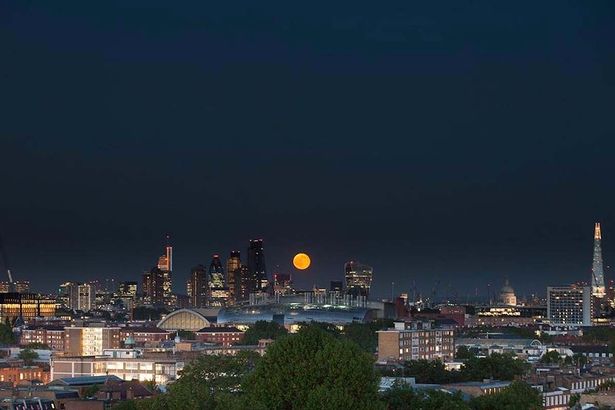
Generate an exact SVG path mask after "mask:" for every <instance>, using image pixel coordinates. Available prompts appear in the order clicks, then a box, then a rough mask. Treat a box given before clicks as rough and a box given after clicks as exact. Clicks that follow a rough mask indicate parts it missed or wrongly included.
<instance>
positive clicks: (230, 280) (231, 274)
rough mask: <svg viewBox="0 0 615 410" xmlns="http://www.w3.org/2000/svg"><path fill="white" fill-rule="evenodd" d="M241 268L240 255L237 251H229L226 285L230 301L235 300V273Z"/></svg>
mask: <svg viewBox="0 0 615 410" xmlns="http://www.w3.org/2000/svg"><path fill="white" fill-rule="evenodd" d="M240 268H241V254H240V252H239V251H231V256H230V257H229V258H228V259H227V260H226V285H227V286H228V290H229V293H230V297H231V299H232V300H233V299H235V293H236V286H235V271H237V270H238V269H240Z"/></svg>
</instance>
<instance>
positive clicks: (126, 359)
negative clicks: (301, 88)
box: [51, 349, 184, 385]
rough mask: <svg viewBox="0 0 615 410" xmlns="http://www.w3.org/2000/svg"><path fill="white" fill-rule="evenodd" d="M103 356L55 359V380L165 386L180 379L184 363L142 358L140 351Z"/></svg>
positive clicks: (110, 353) (52, 377)
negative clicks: (90, 379)
mask: <svg viewBox="0 0 615 410" xmlns="http://www.w3.org/2000/svg"><path fill="white" fill-rule="evenodd" d="M105 353H106V354H105V355H101V356H52V358H51V380H57V379H61V378H65V377H84V376H117V377H119V378H121V379H123V380H133V379H136V380H139V381H148V380H153V381H154V382H156V384H161V385H165V384H166V383H167V382H169V381H171V380H175V379H177V377H178V372H179V371H181V370H182V369H183V367H184V362H183V361H181V360H178V359H175V358H145V357H139V355H138V353H137V352H136V351H130V350H125V349H120V350H117V351H115V352H114V351H111V350H108V351H105Z"/></svg>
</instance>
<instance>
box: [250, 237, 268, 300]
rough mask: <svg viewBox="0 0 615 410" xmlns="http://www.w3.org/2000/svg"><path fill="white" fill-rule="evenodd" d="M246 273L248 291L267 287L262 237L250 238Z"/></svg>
mask: <svg viewBox="0 0 615 410" xmlns="http://www.w3.org/2000/svg"><path fill="white" fill-rule="evenodd" d="M248 274H249V275H250V276H251V278H250V281H249V282H250V284H249V286H250V292H256V291H261V290H265V289H267V269H266V267H265V252H264V250H263V240H262V239H251V240H250V246H249V247H248Z"/></svg>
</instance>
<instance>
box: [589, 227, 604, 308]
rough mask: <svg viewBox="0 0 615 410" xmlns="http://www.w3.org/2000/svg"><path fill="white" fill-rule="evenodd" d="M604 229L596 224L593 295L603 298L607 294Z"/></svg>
mask: <svg viewBox="0 0 615 410" xmlns="http://www.w3.org/2000/svg"><path fill="white" fill-rule="evenodd" d="M601 242H602V231H601V230H600V223H598V222H596V223H595V224H594V257H593V259H592V295H593V296H595V297H597V298H603V297H604V296H605V294H606V287H605V285H604V266H603V262H602V245H601Z"/></svg>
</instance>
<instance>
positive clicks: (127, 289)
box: [117, 281, 137, 299]
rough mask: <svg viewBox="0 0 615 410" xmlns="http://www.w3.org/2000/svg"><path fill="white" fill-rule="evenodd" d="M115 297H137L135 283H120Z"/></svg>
mask: <svg viewBox="0 0 615 410" xmlns="http://www.w3.org/2000/svg"><path fill="white" fill-rule="evenodd" d="M117 295H118V296H119V297H121V298H133V299H135V298H136V297H137V282H132V281H128V282H120V285H119V286H118V287H117Z"/></svg>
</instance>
